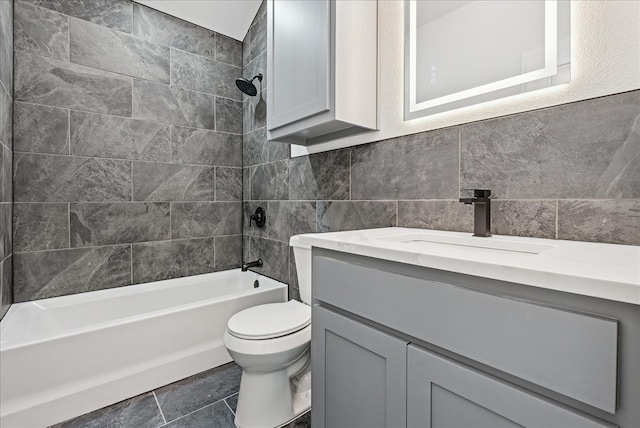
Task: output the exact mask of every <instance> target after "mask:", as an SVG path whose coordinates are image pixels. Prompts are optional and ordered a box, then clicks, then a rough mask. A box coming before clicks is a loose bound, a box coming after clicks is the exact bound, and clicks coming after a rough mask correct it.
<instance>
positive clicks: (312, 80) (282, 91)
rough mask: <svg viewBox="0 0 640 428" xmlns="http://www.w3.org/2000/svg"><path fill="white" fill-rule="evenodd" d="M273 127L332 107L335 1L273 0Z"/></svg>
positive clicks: (270, 112) (270, 24)
mask: <svg viewBox="0 0 640 428" xmlns="http://www.w3.org/2000/svg"><path fill="white" fill-rule="evenodd" d="M267 13H268V20H267V21H268V28H267V47H268V52H267V56H268V60H267V61H268V63H269V65H270V67H269V68H270V70H269V71H270V74H269V82H270V84H271V85H272V87H270V88H269V92H270V94H277V97H274V96H269V99H270V100H269V108H268V109H267V114H268V115H269V119H268V121H267V123H268V129H269V130H271V129H275V128H278V127H280V126H282V125H286V124H289V123H292V122H295V121H297V120H300V119H303V118H305V117H309V116H312V115H315V114H318V113H322V112H324V111H327V110H329V108H330V99H329V91H330V80H329V79H330V73H329V65H330V54H331V52H330V49H331V43H330V31H329V30H330V4H329V0H297V1H270V2H269V5H268V11H267Z"/></svg>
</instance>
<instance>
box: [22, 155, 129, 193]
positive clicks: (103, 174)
mask: <svg viewBox="0 0 640 428" xmlns="http://www.w3.org/2000/svg"><path fill="white" fill-rule="evenodd" d="M14 186H15V189H16V192H15V201H16V202H93V201H96V202H118V201H130V200H131V163H130V162H128V161H121V160H111V159H91V158H77V157H69V156H53V155H36V154H16V156H15V162H14Z"/></svg>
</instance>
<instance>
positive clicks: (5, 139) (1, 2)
mask: <svg viewBox="0 0 640 428" xmlns="http://www.w3.org/2000/svg"><path fill="white" fill-rule="evenodd" d="M13 46H14V44H13V0H0V319H2V317H3V316H4V314H5V313H6V312H7V311H8V310H9V306H11V303H13V285H12V268H13V255H12V252H13V239H12V238H13V234H12V232H11V227H12V225H11V217H12V198H13V196H12V195H13V193H12V192H13V171H12V162H13V161H12V159H13V131H12V122H13V119H12V115H13Z"/></svg>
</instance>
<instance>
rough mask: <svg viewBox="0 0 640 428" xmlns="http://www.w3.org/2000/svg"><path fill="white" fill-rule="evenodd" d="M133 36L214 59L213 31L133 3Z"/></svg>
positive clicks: (214, 40)
mask: <svg viewBox="0 0 640 428" xmlns="http://www.w3.org/2000/svg"><path fill="white" fill-rule="evenodd" d="M133 34H135V35H136V36H140V37H142V38H144V39H147V40H153V41H155V42H158V43H162V44H163V45H167V46H172V47H174V48H178V49H182V50H185V51H188V52H191V53H195V54H198V55H204V56H208V57H211V58H214V57H215V52H216V33H215V32H214V31H211V30H207V29H206V28H203V27H199V26H197V25H195V24H191V23H190V22H186V21H183V20H181V19H178V18H174V17H173V16H170V15H167V14H165V13H162V12H159V11H157V10H154V9H151V8H148V7H146V6H142V5H140V4H137V3H133Z"/></svg>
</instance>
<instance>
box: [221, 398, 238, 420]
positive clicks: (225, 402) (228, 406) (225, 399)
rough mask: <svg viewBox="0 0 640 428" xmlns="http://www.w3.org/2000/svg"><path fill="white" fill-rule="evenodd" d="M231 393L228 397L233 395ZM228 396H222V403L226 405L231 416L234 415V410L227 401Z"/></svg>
mask: <svg viewBox="0 0 640 428" xmlns="http://www.w3.org/2000/svg"><path fill="white" fill-rule="evenodd" d="M233 395H235V394H233ZM233 395H230V396H229V397H233ZM229 397H225V398H223V399H222V401H224V404H226V405H227V408H228V409H229V411H230V412H231V413H232V414H233V416H235V415H236V412H234V411H233V409H232V408H231V406H230V405H229V403H227V398H229Z"/></svg>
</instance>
